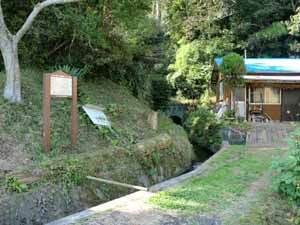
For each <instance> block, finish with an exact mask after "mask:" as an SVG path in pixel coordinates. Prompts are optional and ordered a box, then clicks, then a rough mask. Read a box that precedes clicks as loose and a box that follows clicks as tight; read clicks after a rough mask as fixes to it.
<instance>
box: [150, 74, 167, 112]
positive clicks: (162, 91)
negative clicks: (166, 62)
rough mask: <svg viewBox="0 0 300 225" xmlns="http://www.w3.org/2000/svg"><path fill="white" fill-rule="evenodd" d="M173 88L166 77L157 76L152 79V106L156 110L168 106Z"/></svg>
mask: <svg viewBox="0 0 300 225" xmlns="http://www.w3.org/2000/svg"><path fill="white" fill-rule="evenodd" d="M171 95H172V90H171V87H170V85H169V83H168V82H167V80H166V79H165V78H163V77H162V78H156V79H153V80H152V85H151V106H152V108H153V109H154V110H159V109H161V108H162V107H164V106H166V105H167V104H168V102H169V98H170V96H171Z"/></svg>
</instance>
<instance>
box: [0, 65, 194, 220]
mask: <svg viewBox="0 0 300 225" xmlns="http://www.w3.org/2000/svg"><path fill="white" fill-rule="evenodd" d="M22 82H23V83H22V84H23V90H22V92H23V102H22V103H21V104H10V103H9V102H7V101H5V100H4V99H3V98H2V97H0V106H1V107H0V144H1V145H0V196H1V198H0V208H3V209H4V208H5V209H7V210H5V211H4V212H0V214H1V213H2V214H3V213H4V215H2V214H1V215H0V217H1V218H2V220H3V221H4V222H6V223H8V224H9V223H10V224H18V223H20V221H28V223H24V224H34V222H30V221H42V222H43V223H45V222H48V221H51V220H54V219H57V218H60V217H62V216H66V215H68V214H69V213H74V212H76V211H79V210H82V209H84V208H85V207H91V206H92V205H93V204H99V203H101V202H104V201H107V200H110V199H113V198H115V197H119V196H121V195H123V194H125V193H128V190H124V189H122V188H117V187H111V186H107V185H101V184H95V183H93V182H90V181H87V180H86V179H85V176H86V175H91V176H97V177H102V178H106V179H112V180H116V181H119V182H125V183H131V184H137V185H142V186H149V185H151V184H154V183H157V182H160V181H162V180H165V179H168V178H170V177H172V176H175V175H178V174H180V173H182V172H184V171H186V170H187V169H189V167H190V165H191V160H192V157H193V152H192V147H191V145H190V143H189V141H188V138H187V135H186V133H185V131H184V130H183V128H181V127H180V126H177V125H175V124H174V123H173V122H172V121H171V120H170V119H168V118H166V117H165V116H163V115H162V114H160V115H159V127H158V129H157V130H153V129H151V126H150V124H149V123H148V116H149V114H150V113H151V112H152V111H151V109H150V108H149V107H148V106H147V105H146V104H144V103H142V102H141V101H139V100H138V99H136V98H135V97H133V96H132V95H131V94H130V92H129V91H128V90H127V89H125V88H123V87H121V86H119V85H117V84H115V83H112V82H111V81H109V80H105V79H101V80H93V81H85V80H83V79H80V80H79V93H78V95H79V104H78V108H79V133H78V145H77V146H76V148H75V149H72V148H71V147H70V141H69V126H70V123H69V121H70V115H69V114H70V102H69V100H68V99H53V100H52V103H51V152H50V153H49V154H45V153H44V152H43V148H42V145H41V141H42V136H41V134H42V112H41V109H42V72H41V71H38V70H32V69H27V70H24V71H23V77H22ZM3 84H4V75H3V74H0V89H2V88H3ZM84 104H95V105H100V106H102V107H103V108H104V109H105V112H106V113H107V115H108V117H109V119H110V120H111V122H112V126H113V128H114V130H115V134H113V133H111V132H109V131H108V130H106V129H99V128H98V127H95V126H94V125H93V124H92V123H91V122H90V120H89V118H88V117H87V116H86V115H85V113H84V112H83V111H82V109H81V106H82V105H84ZM8 178H9V179H8ZM15 180H16V181H15ZM8 181H9V182H8ZM23 183H25V184H27V188H26V190H24V191H23V190H19V189H20V185H21V184H23ZM53 185H54V186H53ZM57 185H58V186H57ZM61 185H62V186H63V187H64V188H62V189H61V188H60V186H61ZM52 186H53V188H51V191H49V188H50V187H52ZM76 186H80V187H81V188H79V189H78V188H75V187H76ZM82 187H84V188H82ZM74 188H75V189H74ZM54 190H60V191H54ZM15 192H22V193H21V194H17V193H15ZM41 195H42V196H43V199H44V201H40V200H38V199H40V196H41ZM53 199H56V201H54V200H53ZM62 199H65V202H67V203H68V204H65V203H64V204H63V203H62V201H63V200H62ZM53 201H54V202H53ZM25 202H30V204H29V203H28V204H23V203H25ZM36 202H38V203H36ZM63 202H64V201H63ZM20 203H21V205H20ZM31 203H32V204H31ZM53 207H54V208H57V210H56V211H55V210H46V211H45V209H52V208H53ZM41 210H43V212H40V211H41ZM5 213H6V214H5ZM12 215H18V216H17V217H15V216H12ZM36 215H39V216H36ZM11 218H14V219H13V220H11ZM0 224H2V223H1V221H0ZM4 224H5V223H4Z"/></svg>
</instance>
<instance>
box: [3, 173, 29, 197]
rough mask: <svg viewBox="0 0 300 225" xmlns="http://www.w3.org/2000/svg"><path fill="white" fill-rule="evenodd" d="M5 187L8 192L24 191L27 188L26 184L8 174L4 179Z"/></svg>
mask: <svg viewBox="0 0 300 225" xmlns="http://www.w3.org/2000/svg"><path fill="white" fill-rule="evenodd" d="M5 189H6V191H9V192H17V193H21V192H25V191H27V190H28V186H27V185H26V184H22V183H21V182H20V181H19V180H18V179H17V178H16V177H11V176H8V177H6V180H5Z"/></svg>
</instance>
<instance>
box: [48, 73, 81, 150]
mask: <svg viewBox="0 0 300 225" xmlns="http://www.w3.org/2000/svg"><path fill="white" fill-rule="evenodd" d="M51 97H56V98H71V99H72V104H71V127H70V130H71V145H72V146H73V147H74V146H75V145H76V143H77V129H78V125H77V77H73V76H71V75H69V74H66V73H64V72H62V71H57V72H54V73H51V74H45V75H44V80H43V145H44V149H45V151H46V152H49V150H50V103H51Z"/></svg>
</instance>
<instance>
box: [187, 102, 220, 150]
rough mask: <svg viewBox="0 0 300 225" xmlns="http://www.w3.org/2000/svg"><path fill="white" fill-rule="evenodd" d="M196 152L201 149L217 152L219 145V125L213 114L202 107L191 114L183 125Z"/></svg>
mask: <svg viewBox="0 0 300 225" xmlns="http://www.w3.org/2000/svg"><path fill="white" fill-rule="evenodd" d="M184 126H185V128H186V130H187V132H188V137H189V139H190V141H191V143H192V144H193V145H194V146H195V149H196V152H197V151H199V152H200V151H201V149H206V150H218V148H219V147H220V145H221V142H222V139H221V134H220V130H221V124H220V122H219V121H218V120H217V119H216V117H215V115H214V113H212V112H211V111H209V110H208V109H206V108H204V107H200V108H198V109H197V110H196V111H195V112H192V113H191V114H190V115H189V116H188V118H187V120H186V121H185V123H184Z"/></svg>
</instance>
